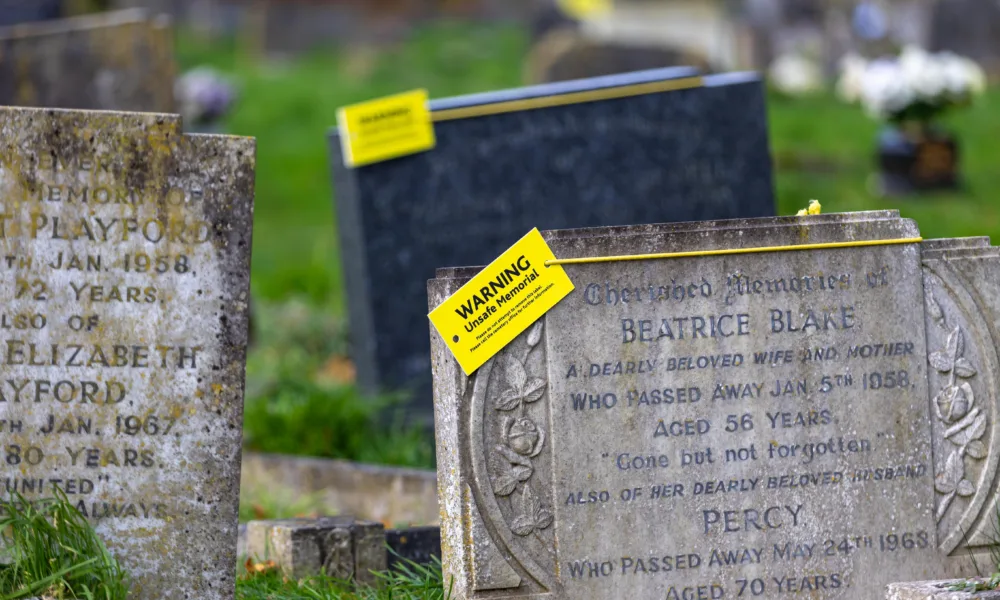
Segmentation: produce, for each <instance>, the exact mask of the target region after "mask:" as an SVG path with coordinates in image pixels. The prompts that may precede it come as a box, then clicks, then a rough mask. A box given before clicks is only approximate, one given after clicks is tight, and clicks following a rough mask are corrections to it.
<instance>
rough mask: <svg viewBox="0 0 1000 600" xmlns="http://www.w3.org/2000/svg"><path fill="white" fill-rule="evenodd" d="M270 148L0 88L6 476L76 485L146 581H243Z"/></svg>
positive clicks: (41, 485)
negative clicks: (247, 410) (249, 411)
mask: <svg viewBox="0 0 1000 600" xmlns="http://www.w3.org/2000/svg"><path fill="white" fill-rule="evenodd" d="M254 156H255V147H254V141H253V140H252V139H250V138H236V137H227V136H200V135H182V133H181V123H180V119H179V117H176V116H171V115H155V114H141V113H114V112H88V111H58V110H44V109H28V108H0V206H2V212H0V257H2V263H0V264H2V265H3V269H4V271H5V272H6V273H7V275H6V279H5V280H4V284H3V286H2V287H0V299H2V303H3V306H4V309H3V311H2V314H0V328H2V329H3V332H4V333H3V340H2V342H0V361H2V364H3V365H4V377H3V382H2V384H0V428H2V434H3V437H2V443H0V453H2V458H3V463H2V464H3V466H4V468H3V476H2V481H3V488H2V490H0V491H4V492H5V493H4V497H5V498H7V499H9V497H10V496H9V495H10V494H12V493H13V492H18V493H21V494H23V495H24V496H25V497H27V498H29V499H37V498H47V497H51V496H53V495H54V493H55V492H56V491H57V490H62V491H63V492H65V494H66V495H67V497H68V498H69V499H70V500H71V501H72V502H73V504H74V505H75V506H76V507H77V508H78V509H79V510H80V511H81V512H82V513H83V514H84V515H86V516H87V517H89V518H90V519H91V520H92V521H93V522H94V523H95V525H96V529H97V532H98V533H99V534H100V535H101V536H102V537H103V538H104V539H105V540H106V542H107V543H108V546H109V548H110V549H111V550H112V552H113V553H114V554H115V555H116V556H118V558H119V559H120V560H121V561H122V563H123V565H124V566H125V567H126V569H127V570H128V571H129V572H130V573H131V574H132V576H133V578H134V580H135V585H134V588H133V596H130V597H134V598H137V599H140V600H176V599H178V598H192V599H193V598H198V599H204V600H218V599H231V598H232V597H233V593H234V592H233V590H234V575H235V571H234V564H235V563H234V561H235V560H236V536H237V505H238V498H239V481H240V442H241V432H242V416H243V381H244V364H245V354H246V336H247V302H248V299H249V268H250V234H251V220H252V212H253V185H254V160H255V159H254Z"/></svg>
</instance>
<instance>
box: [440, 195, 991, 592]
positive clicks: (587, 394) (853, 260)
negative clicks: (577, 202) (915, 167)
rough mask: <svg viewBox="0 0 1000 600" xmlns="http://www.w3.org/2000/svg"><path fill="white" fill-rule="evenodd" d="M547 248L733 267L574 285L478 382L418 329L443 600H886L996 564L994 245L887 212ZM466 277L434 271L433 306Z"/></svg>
mask: <svg viewBox="0 0 1000 600" xmlns="http://www.w3.org/2000/svg"><path fill="white" fill-rule="evenodd" d="M543 236H544V237H545V238H546V240H547V241H548V243H549V246H550V247H551V248H552V250H553V252H554V254H555V256H557V257H558V258H560V259H575V258H596V259H602V258H606V257H614V256H621V255H643V254H657V253H672V252H682V251H684V252H688V251H706V252H709V253H711V252H714V251H718V250H725V251H732V250H739V251H740V252H737V253H734V254H727V255H722V256H717V255H705V256H687V257H676V258H670V259H662V258H649V259H643V260H629V261H608V262H602V261H598V262H587V263H584V264H565V265H563V268H564V269H565V270H566V273H567V275H568V276H569V277H570V279H571V280H572V281H573V282H574V284H575V285H576V289H575V291H573V292H572V293H571V294H570V295H569V296H567V297H566V298H564V299H563V300H562V301H561V302H560V303H559V304H557V305H556V306H555V307H554V308H553V309H551V310H550V311H549V312H548V313H547V314H546V315H545V316H544V317H542V318H541V319H540V320H538V321H537V322H536V323H535V324H534V325H533V326H532V327H531V328H529V329H528V330H527V331H525V332H524V333H523V334H522V335H521V336H520V337H519V338H517V339H515V340H514V341H513V342H512V343H511V344H509V345H508V346H507V347H506V348H504V349H503V350H502V351H501V352H500V353H499V354H497V355H496V356H494V357H493V358H492V359H491V360H490V361H488V362H487V363H486V364H484V365H483V366H482V367H480V368H479V369H478V370H477V371H475V372H474V373H472V374H471V375H469V376H466V375H465V374H464V373H463V372H462V371H461V369H459V367H458V365H457V363H456V361H455V360H454V358H453V357H452V356H451V354H450V353H449V351H448V349H447V346H446V345H445V344H444V342H443V340H441V339H440V336H439V335H438V334H437V332H436V331H434V330H432V336H431V341H432V351H433V361H434V364H433V373H434V384H435V425H436V431H435V433H436V436H437V459H438V461H437V462H438V473H439V477H440V482H439V487H440V502H441V513H442V523H441V526H442V559H443V562H444V569H445V576H446V578H447V577H453V578H454V581H455V596H454V597H455V598H456V599H458V600H465V599H471V598H487V597H494V596H495V595H498V594H499V595H502V596H503V597H505V598H529V597H535V596H536V595H541V594H546V593H549V594H551V597H552V598H559V599H563V598H565V599H573V600H605V599H611V598H643V599H644V598H651V599H652V598H657V599H663V598H666V599H668V600H674V599H686V598H710V599H713V600H715V599H731V598H743V597H747V598H753V597H757V598H784V597H788V598H811V599H820V600H833V599H844V598H851V599H852V600H881V599H882V598H884V594H885V588H886V585H887V584H888V583H890V582H892V581H905V580H907V579H909V580H927V579H933V578H944V577H957V576H968V575H974V574H975V570H974V568H973V563H972V561H971V560H970V558H969V557H970V554H971V553H975V554H978V557H977V560H978V562H979V563H980V564H988V562H987V561H988V560H989V558H988V555H987V552H986V549H987V548H988V544H989V543H990V534H991V531H992V530H991V528H992V526H993V523H994V521H993V520H992V514H993V513H992V511H993V507H994V503H995V497H996V494H997V489H998V485H1000V484H998V480H997V476H996V473H997V463H998V459H1000V452H996V451H995V450H994V449H995V448H997V442H996V439H997V435H998V426H1000V424H998V418H997V417H998V415H997V406H998V405H1000V403H998V398H1000V393H998V392H1000V385H998V379H1000V378H998V375H1000V366H998V365H1000V358H998V354H997V350H996V348H997V347H998V343H997V339H998V336H997V325H998V324H1000V311H998V310H997V307H998V306H1000V302H998V299H1000V283H997V282H1000V270H998V267H1000V251H998V250H997V249H996V248H991V247H990V246H989V240H987V239H985V238H969V239H956V240H931V241H925V242H923V243H919V242H920V237H919V231H918V229H917V227H916V224H915V223H913V222H912V221H909V220H905V219H900V218H899V217H898V213H896V212H894V211H878V212H867V213H851V214H844V215H817V216H806V217H796V218H775V219H752V220H742V221H723V222H714V223H693V224H682V225H673V226H670V225H657V226H636V227H623V228H602V229H590V230H571V231H550V232H543ZM814 244H832V245H834V246H835V247H825V246H824V247H819V248H817V247H812V246H810V245H814ZM859 244H868V245H866V246H859ZM803 245H807V246H806V247H805V248H803V247H802V246H803ZM766 247H771V248H774V247H778V248H779V250H774V251H770V252H764V253H757V252H743V251H744V250H747V249H751V248H766ZM796 247H798V248H796ZM477 271H478V269H477V268H455V269H439V270H438V276H437V278H436V279H434V280H432V281H431V282H430V283H429V284H428V293H429V295H430V308H432V309H433V308H434V307H436V306H437V305H439V304H440V303H441V302H442V301H443V300H444V299H445V298H447V297H448V296H449V295H451V294H453V293H455V292H457V291H458V290H459V289H460V287H461V285H462V284H463V283H464V282H465V281H467V280H468V279H469V278H470V277H471V276H472V275H473V274H475V273H476V272H477Z"/></svg>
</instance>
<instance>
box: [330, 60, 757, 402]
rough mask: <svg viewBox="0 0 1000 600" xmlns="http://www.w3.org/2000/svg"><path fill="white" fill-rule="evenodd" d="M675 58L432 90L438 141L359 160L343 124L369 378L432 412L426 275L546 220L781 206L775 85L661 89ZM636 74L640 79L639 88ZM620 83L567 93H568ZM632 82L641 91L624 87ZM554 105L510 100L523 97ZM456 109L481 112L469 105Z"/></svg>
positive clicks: (342, 194) (350, 233)
mask: <svg viewBox="0 0 1000 600" xmlns="http://www.w3.org/2000/svg"><path fill="white" fill-rule="evenodd" d="M695 75H696V71H695V70H694V69H691V68H687V67H676V68H670V69H661V70H654V71H641V72H638V73H630V74H626V75H617V76H608V77H598V78H593V79H588V80H578V81H570V82H563V83H556V84H548V85H540V86H532V87H528V88H521V89H516V90H508V91H503V92H494V93H487V94H476V95H472V96H463V97H457V98H449V99H443V100H436V101H433V102H431V110H432V115H433V117H434V119H435V133H436V136H437V147H436V148H434V149H433V150H431V151H429V152H424V153H421V154H415V155H411V156H407V157H404V158H400V159H396V160H391V161H386V162H382V163H377V164H373V165H368V166H364V167H360V168H357V169H348V168H346V167H344V163H343V156H342V154H341V148H340V140H339V137H338V136H337V133H336V131H334V132H333V133H332V134H331V139H330V148H331V152H332V166H333V183H334V188H335V197H336V211H337V222H338V227H339V232H340V245H341V259H342V261H343V269H344V279H345V283H346V287H347V302H348V313H349V317H350V327H351V339H352V355H353V359H354V361H355V363H356V366H357V372H358V381H359V383H360V385H361V386H362V388H363V389H365V390H366V391H375V390H380V389H382V390H384V389H401V388H407V389H410V390H412V391H413V396H412V401H411V406H412V407H413V408H414V409H416V410H417V411H418V412H419V413H420V414H421V416H424V417H429V416H430V414H431V368H430V367H431V365H430V352H429V350H430V349H429V343H428V340H427V337H428V336H427V328H428V326H429V325H428V322H427V314H426V313H427V311H426V308H425V303H424V302H423V300H422V299H423V298H425V294H426V281H427V280H428V279H430V278H432V277H433V276H434V270H435V268H437V267H439V266H441V265H448V264H487V263H488V262H489V261H491V260H493V259H494V258H496V257H497V256H498V255H499V254H500V253H501V252H502V251H504V250H506V249H507V248H508V247H509V246H510V245H511V244H513V243H514V242H515V241H517V240H518V239H520V238H521V237H522V236H523V235H524V234H526V233H527V232H528V231H530V230H531V229H532V228H534V227H538V228H539V229H551V228H578V227H596V226H601V225H624V224H645V223H659V222H673V221H695V220H705V219H731V218H739V217H761V216H770V215H774V189H773V182H772V172H771V171H772V169H771V158H770V151H769V146H768V130H767V116H766V111H765V99H764V86H763V84H762V82H761V80H760V79H759V78H758V77H757V76H756V75H753V74H746V73H738V74H727V75H714V76H707V77H705V78H704V81H703V85H701V86H696V87H691V88H688V89H674V90H672V91H661V92H649V86H650V85H656V82H663V85H664V86H666V85H670V84H671V83H674V84H677V83H679V82H678V81H672V80H680V79H683V78H688V79H687V80H689V78H691V77H692V76H695ZM629 86H634V87H631V88H630V87H629ZM594 90H603V91H602V92H601V93H602V94H605V95H610V96H615V95H619V96H622V97H614V98H609V99H602V100H593V99H591V100H590V101H584V102H575V103H570V104H562V105H553V104H555V103H557V102H558V101H560V100H566V98H565V97H564V96H565V95H566V94H571V93H574V92H581V91H594ZM629 90H632V91H636V92H646V93H637V94H635V95H624V94H625V93H626V92H627V91H629ZM518 99H522V100H523V99H527V100H529V101H530V102H537V103H541V104H548V106H546V107H541V108H533V109H529V110H517V111H513V112H498V110H499V109H501V108H504V107H507V108H510V105H504V104H503V103H504V102H506V101H510V100H518ZM456 109H470V110H472V111H473V112H478V113H479V114H480V115H481V116H465V117H463V118H447V119H445V117H455V116H456V113H455V112H454V111H455V110H456Z"/></svg>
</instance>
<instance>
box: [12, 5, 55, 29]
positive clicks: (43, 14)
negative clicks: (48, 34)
mask: <svg viewBox="0 0 1000 600" xmlns="http://www.w3.org/2000/svg"><path fill="white" fill-rule="evenodd" d="M61 12H62V0H0V27H6V26H8V25H19V24H21V23H29V22H32V21H45V20H48V19H58V18H59V15H60V13H61Z"/></svg>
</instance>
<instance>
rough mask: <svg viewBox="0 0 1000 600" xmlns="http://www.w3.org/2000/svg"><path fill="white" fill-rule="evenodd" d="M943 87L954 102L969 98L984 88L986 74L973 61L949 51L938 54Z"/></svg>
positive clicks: (981, 91)
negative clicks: (943, 81) (943, 82)
mask: <svg viewBox="0 0 1000 600" xmlns="http://www.w3.org/2000/svg"><path fill="white" fill-rule="evenodd" d="M938 57H939V60H940V61H941V71H942V76H943V78H944V80H945V89H946V90H947V92H948V95H949V96H950V98H951V99H952V100H954V101H956V102H962V101H965V100H968V99H970V97H971V96H973V95H978V94H981V93H983V92H984V91H985V90H986V74H985V73H984V72H983V70H982V68H980V66H979V65H977V64H976V62H975V61H973V60H970V59H968V58H965V57H963V56H958V55H957V54H953V53H951V52H942V53H941V54H939V55H938Z"/></svg>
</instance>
